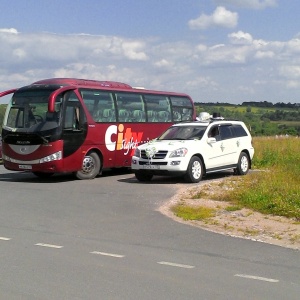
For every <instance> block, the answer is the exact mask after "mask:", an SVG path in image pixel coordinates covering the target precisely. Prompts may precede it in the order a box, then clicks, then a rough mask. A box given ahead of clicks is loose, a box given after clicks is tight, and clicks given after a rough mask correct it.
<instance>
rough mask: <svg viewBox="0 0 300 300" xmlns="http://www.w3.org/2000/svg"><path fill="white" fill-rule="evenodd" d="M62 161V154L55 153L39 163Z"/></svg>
mask: <svg viewBox="0 0 300 300" xmlns="http://www.w3.org/2000/svg"><path fill="white" fill-rule="evenodd" d="M60 159H62V152H61V151H58V152H56V153H53V154H51V155H48V156H46V157H43V158H41V159H40V163H41V164H42V163H46V162H50V161H54V160H60Z"/></svg>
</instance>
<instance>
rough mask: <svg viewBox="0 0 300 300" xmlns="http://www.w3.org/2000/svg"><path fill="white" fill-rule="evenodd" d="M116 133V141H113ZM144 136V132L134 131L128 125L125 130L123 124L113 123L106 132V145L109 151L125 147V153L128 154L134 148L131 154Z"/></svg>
mask: <svg viewBox="0 0 300 300" xmlns="http://www.w3.org/2000/svg"><path fill="white" fill-rule="evenodd" d="M114 135H117V139H116V141H115V142H114V141H113V140H115V138H114V139H113V140H112V137H113V136H114ZM142 137H143V132H132V131H131V128H130V127H127V128H126V130H125V132H124V125H123V124H119V126H117V125H111V126H109V127H108V128H107V130H106V133H105V145H106V148H107V150H109V151H115V150H123V149H124V150H125V152H124V155H127V154H128V153H129V151H130V150H132V151H131V152H132V153H131V154H133V152H134V149H135V148H136V147H137V146H138V144H139V142H141V140H142Z"/></svg>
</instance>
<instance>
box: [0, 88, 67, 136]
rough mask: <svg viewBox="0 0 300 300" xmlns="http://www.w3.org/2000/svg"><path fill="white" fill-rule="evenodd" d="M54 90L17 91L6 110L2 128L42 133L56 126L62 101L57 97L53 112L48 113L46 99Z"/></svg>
mask: <svg viewBox="0 0 300 300" xmlns="http://www.w3.org/2000/svg"><path fill="white" fill-rule="evenodd" d="M54 90H55V89H38V90H36V89H30V90H20V91H17V92H16V93H15V94H14V95H13V97H12V99H11V101H10V103H9V104H8V108H7V110H6V114H5V117H4V121H3V127H4V128H5V129H7V130H13V131H23V132H24V131H30V132H34V131H43V130H49V129H53V128H55V127H57V126H58V120H59V114H60V107H61V102H62V99H61V98H60V97H58V98H57V99H56V103H55V112H54V113H49V112H48V99H49V96H50V94H51V93H52V92H53V91H54Z"/></svg>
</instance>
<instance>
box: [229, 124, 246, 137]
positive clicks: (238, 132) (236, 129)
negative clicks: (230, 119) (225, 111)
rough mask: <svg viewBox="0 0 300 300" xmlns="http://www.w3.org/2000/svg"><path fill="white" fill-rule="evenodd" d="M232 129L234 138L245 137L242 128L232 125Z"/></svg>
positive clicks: (244, 131)
mask: <svg viewBox="0 0 300 300" xmlns="http://www.w3.org/2000/svg"><path fill="white" fill-rule="evenodd" d="M232 129H233V131H234V134H235V136H236V137H242V136H247V135H248V134H247V132H246V130H245V129H244V128H243V126H241V125H233V126H232Z"/></svg>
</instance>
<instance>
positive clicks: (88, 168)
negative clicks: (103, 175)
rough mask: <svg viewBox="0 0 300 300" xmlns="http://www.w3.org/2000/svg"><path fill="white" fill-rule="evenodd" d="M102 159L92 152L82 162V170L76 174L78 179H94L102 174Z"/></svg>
mask: <svg viewBox="0 0 300 300" xmlns="http://www.w3.org/2000/svg"><path fill="white" fill-rule="evenodd" d="M100 167H101V163H100V158H99V156H98V154H97V153H95V152H90V153H89V154H87V155H86V156H85V157H84V159H83V162H82V169H81V170H80V171H77V172H75V175H76V177H77V178H78V179H94V178H95V177H96V176H97V175H98V174H99V172H100Z"/></svg>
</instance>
